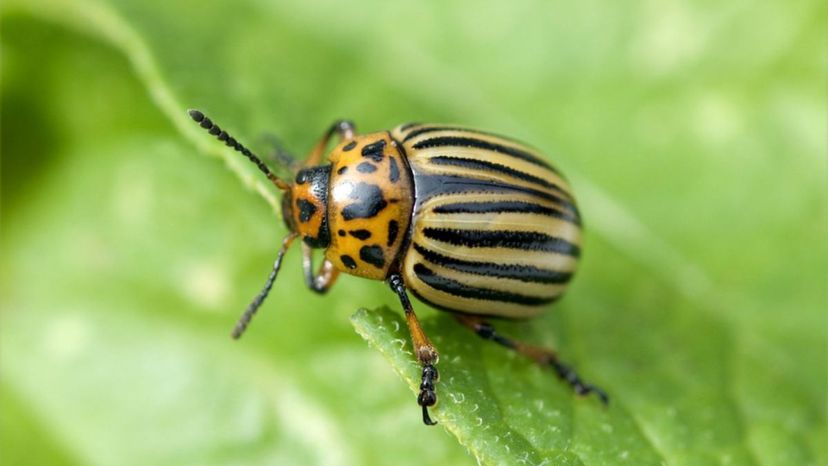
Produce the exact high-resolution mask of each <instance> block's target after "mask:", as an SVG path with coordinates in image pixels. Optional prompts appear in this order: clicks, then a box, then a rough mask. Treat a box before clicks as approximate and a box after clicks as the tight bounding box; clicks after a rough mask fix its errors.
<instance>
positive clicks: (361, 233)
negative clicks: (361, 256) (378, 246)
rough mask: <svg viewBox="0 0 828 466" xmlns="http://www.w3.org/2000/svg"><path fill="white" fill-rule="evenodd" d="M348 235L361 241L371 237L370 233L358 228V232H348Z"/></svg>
mask: <svg viewBox="0 0 828 466" xmlns="http://www.w3.org/2000/svg"><path fill="white" fill-rule="evenodd" d="M348 234H349V235H351V236H353V237H354V238H356V239H361V240H363V241H365V240H366V239H368V238H370V237H371V232H370V231H368V230H365V229H362V228H360V229H359V230H351V231H349V232H348Z"/></svg>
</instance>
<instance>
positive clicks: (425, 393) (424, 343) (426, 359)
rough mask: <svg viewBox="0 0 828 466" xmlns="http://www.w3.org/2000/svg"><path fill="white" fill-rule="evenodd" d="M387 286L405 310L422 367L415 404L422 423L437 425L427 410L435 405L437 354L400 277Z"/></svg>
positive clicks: (392, 278)
mask: <svg viewBox="0 0 828 466" xmlns="http://www.w3.org/2000/svg"><path fill="white" fill-rule="evenodd" d="M388 285H389V286H390V287H391V289H392V290H394V292H395V293H397V296H398V297H399V298H400V304H402V307H403V309H404V310H405V321H406V322H407V323H408V331H409V332H410V333H411V342H412V344H413V345H414V354H415V355H416V356H417V360H418V361H419V362H420V364H421V365H422V366H423V372H422V376H421V379H420V394H419V395H418V396H417V404H419V405H420V406H421V407H422V408H423V423H424V424H425V425H427V426H433V425H435V424H437V422H436V421H432V420H431V417H430V416H429V415H428V408H429V407H431V406H434V405H435V404H437V391H436V389H435V387H434V383H435V382H437V380H438V379H439V377H440V374H439V373H438V372H437V368H436V367H434V366H435V365H436V364H437V360H438V359H439V357H440V356H439V354H437V350H436V349H435V348H434V345H432V344H431V341H429V339H428V337H427V336H426V334H425V332H423V328H422V327H421V326H420V321H419V320H417V315H416V314H414V308H413V307H411V301H410V300H409V299H408V293H407V292H406V291H405V284H404V283H403V280H402V277H400V276H399V275H396V274H394V275H391V276H390V277H388Z"/></svg>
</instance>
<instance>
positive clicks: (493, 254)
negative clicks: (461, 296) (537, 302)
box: [413, 232, 578, 272]
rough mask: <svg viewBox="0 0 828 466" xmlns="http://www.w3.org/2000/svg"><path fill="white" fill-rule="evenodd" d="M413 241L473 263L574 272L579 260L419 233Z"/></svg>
mask: <svg viewBox="0 0 828 466" xmlns="http://www.w3.org/2000/svg"><path fill="white" fill-rule="evenodd" d="M413 240H414V241H415V242H417V243H418V244H420V245H422V246H423V247H425V248H427V249H429V250H431V251H434V252H436V253H438V254H442V255H444V256H448V257H453V258H455V259H460V260H465V261H472V262H483V261H486V262H499V263H502V264H518V265H531V266H533V267H539V268H543V269H547V270H556V271H560V272H574V271H575V269H576V268H577V265H578V258H577V257H572V256H567V255H565V254H558V253H555V252H545V251H525V250H522V249H507V248H470V247H466V246H455V245H453V244H448V243H443V242H440V241H435V240H431V239H428V238H426V237H424V236H423V235H422V233H420V232H417V233H415V234H414V238H413Z"/></svg>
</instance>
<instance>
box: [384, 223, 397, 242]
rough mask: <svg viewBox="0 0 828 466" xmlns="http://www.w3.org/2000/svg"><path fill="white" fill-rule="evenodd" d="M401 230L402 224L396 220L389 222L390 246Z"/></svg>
mask: <svg viewBox="0 0 828 466" xmlns="http://www.w3.org/2000/svg"><path fill="white" fill-rule="evenodd" d="M399 232H400V224H399V223H397V221H396V220H391V221H390V222H388V243H386V244H388V246H389V247H390V246H391V245H392V244H394V241H396V240H397V234H398V233H399Z"/></svg>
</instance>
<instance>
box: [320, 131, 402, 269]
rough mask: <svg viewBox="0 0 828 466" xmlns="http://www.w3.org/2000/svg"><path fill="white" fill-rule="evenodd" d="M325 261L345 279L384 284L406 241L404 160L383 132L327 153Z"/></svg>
mask: <svg viewBox="0 0 828 466" xmlns="http://www.w3.org/2000/svg"><path fill="white" fill-rule="evenodd" d="M329 159H330V161H331V163H332V168H331V177H330V186H329V190H330V191H329V193H330V194H329V197H328V202H329V210H328V212H329V219H328V222H329V223H328V225H329V227H330V232H331V242H330V245H329V246H328V248H327V250H326V251H325V257H326V258H327V259H328V260H329V261H330V262H331V263H333V265H334V266H335V267H337V268H338V269H340V270H342V271H343V272H345V273H349V274H351V275H357V276H360V277H365V278H371V279H375V280H384V279H385V278H386V276H387V275H388V273H389V272H390V271H393V270H395V269H396V268H397V266H398V263H397V258H398V255H399V252H400V250H401V248H402V246H403V244H404V243H405V241H406V232H407V231H408V225H409V222H410V219H411V209H412V207H413V199H414V190H413V185H412V183H411V175H410V174H409V171H408V165H407V162H406V160H405V157H404V156H403V154H402V153H401V152H400V151H399V148H398V147H397V144H396V142H395V141H394V140H393V139H391V137H390V135H389V134H388V133H387V132H381V133H372V134H365V135H362V136H357V137H355V138H354V139H352V140H349V141H343V142H342V143H340V144H339V145H337V147H335V148H334V150H333V151H332V152H331V155H330V157H329Z"/></svg>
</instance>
